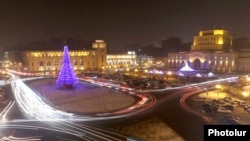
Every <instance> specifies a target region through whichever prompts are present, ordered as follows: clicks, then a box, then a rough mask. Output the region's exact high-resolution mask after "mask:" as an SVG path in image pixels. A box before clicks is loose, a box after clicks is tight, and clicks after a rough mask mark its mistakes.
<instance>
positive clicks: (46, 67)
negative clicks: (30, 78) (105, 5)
mask: <svg viewBox="0 0 250 141" xmlns="http://www.w3.org/2000/svg"><path fill="white" fill-rule="evenodd" d="M62 55H63V48H62V50H54V51H25V52H23V56H24V57H23V59H24V66H25V67H26V70H27V71H30V72H49V73H51V72H54V73H58V71H59V69H60V67H61V62H62ZM69 55H70V59H71V63H72V66H73V68H74V70H75V72H76V73H79V72H81V71H84V70H90V71H94V70H102V69H105V67H106V65H107V61H106V56H107V44H106V43H105V42H104V41H103V40H95V42H93V44H92V49H90V50H70V47H69Z"/></svg>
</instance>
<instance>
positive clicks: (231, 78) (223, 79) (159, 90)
mask: <svg viewBox="0 0 250 141" xmlns="http://www.w3.org/2000/svg"><path fill="white" fill-rule="evenodd" d="M237 79H239V78H238V77H229V78H221V79H216V80H210V81H206V82H200V83H195V84H188V85H184V86H178V87H169V88H164V89H154V90H152V89H151V90H136V92H139V93H144V92H163V91H167V90H175V89H182V88H188V87H194V86H200V85H208V84H214V83H218V82H223V81H234V80H237Z"/></svg>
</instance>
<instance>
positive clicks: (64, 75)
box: [56, 45, 78, 88]
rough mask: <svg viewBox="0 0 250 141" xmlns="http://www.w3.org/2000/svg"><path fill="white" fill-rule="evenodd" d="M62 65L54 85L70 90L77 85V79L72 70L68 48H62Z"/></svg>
mask: <svg viewBox="0 0 250 141" xmlns="http://www.w3.org/2000/svg"><path fill="white" fill-rule="evenodd" d="M62 59H63V60H62V65H61V69H60V72H59V75H58V78H57V80H56V83H57V84H58V85H60V86H63V87H65V88H70V87H72V86H73V85H74V84H77V83H78V79H77V77H76V75H75V72H74V69H73V68H72V65H71V61H70V56H69V50H68V46H66V45H65V46H64V51H63V58H62Z"/></svg>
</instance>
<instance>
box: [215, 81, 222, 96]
mask: <svg viewBox="0 0 250 141" xmlns="http://www.w3.org/2000/svg"><path fill="white" fill-rule="evenodd" d="M215 88H216V89H218V91H217V94H218V95H219V91H221V85H220V84H217V85H216V86H215Z"/></svg>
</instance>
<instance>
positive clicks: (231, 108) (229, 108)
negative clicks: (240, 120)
mask: <svg viewBox="0 0 250 141" xmlns="http://www.w3.org/2000/svg"><path fill="white" fill-rule="evenodd" d="M223 108H225V109H228V110H231V111H233V110H234V106H233V105H224V106H223Z"/></svg>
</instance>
